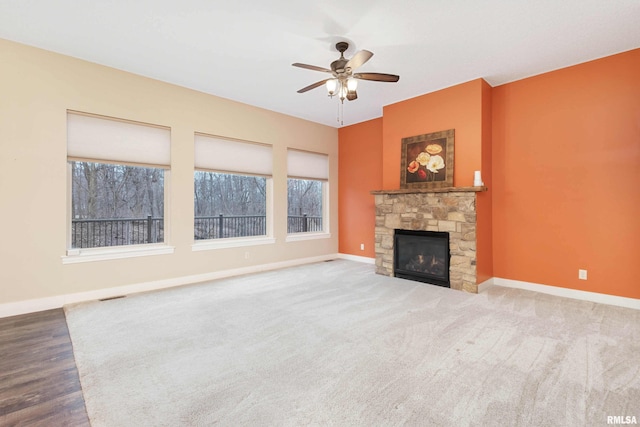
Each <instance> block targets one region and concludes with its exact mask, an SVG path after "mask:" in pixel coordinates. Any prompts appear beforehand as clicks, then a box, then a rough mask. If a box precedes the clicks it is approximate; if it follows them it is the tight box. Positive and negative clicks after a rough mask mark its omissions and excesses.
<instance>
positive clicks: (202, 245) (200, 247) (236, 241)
mask: <svg viewBox="0 0 640 427" xmlns="http://www.w3.org/2000/svg"><path fill="white" fill-rule="evenodd" d="M275 242H276V239H274V238H273V237H264V236H260V237H229V238H225V239H212V240H200V241H198V242H196V243H194V244H192V245H191V250H192V251H194V252H196V251H208V250H211V249H224V248H238V247H242V246H257V245H271V244H273V243H275Z"/></svg>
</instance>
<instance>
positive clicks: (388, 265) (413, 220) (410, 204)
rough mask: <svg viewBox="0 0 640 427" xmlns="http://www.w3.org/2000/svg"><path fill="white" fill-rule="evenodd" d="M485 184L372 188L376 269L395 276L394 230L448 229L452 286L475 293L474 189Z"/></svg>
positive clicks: (441, 230) (437, 230) (436, 230)
mask: <svg viewBox="0 0 640 427" xmlns="http://www.w3.org/2000/svg"><path fill="white" fill-rule="evenodd" d="M485 190H486V188H484V187H459V188H449V189H430V190H390V191H384V190H383V191H373V192H372V194H374V195H375V203H376V230H375V239H376V240H375V252H376V273H378V274H383V275H386V276H392V277H393V276H394V275H395V272H394V256H395V254H394V236H395V230H415V231H435V232H447V233H449V250H450V254H451V258H450V263H449V281H450V287H451V288H452V289H458V290H463V291H466V292H471V293H477V292H478V285H477V283H476V193H477V192H478V191H485Z"/></svg>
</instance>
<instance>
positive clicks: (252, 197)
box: [194, 171, 267, 240]
mask: <svg viewBox="0 0 640 427" xmlns="http://www.w3.org/2000/svg"><path fill="white" fill-rule="evenodd" d="M194 180H195V192H194V193H195V223H194V239H195V240H203V239H220V238H226V237H248V236H265V235H266V234H267V221H266V220H267V178H265V177H261V176H247V175H234V174H228V173H217V172H205V171H196V172H195V176H194Z"/></svg>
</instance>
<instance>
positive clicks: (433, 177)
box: [400, 129, 454, 188]
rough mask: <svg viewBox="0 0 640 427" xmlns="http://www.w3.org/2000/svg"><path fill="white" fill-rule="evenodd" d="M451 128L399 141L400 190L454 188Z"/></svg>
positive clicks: (452, 133) (452, 134)
mask: <svg viewBox="0 0 640 427" xmlns="http://www.w3.org/2000/svg"><path fill="white" fill-rule="evenodd" d="M453 140H454V129H449V130H443V131H440V132H433V133H426V134H424V135H418V136H412V137H409V138H402V154H401V163H400V188H441V187H453V145H454V144H453V142H454V141H453Z"/></svg>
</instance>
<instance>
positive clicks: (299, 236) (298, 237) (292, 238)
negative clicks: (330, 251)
mask: <svg viewBox="0 0 640 427" xmlns="http://www.w3.org/2000/svg"><path fill="white" fill-rule="evenodd" d="M330 238H331V233H314V232H310V233H295V234H288V235H287V238H286V239H285V242H299V241H302V240H315V239H330Z"/></svg>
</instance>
